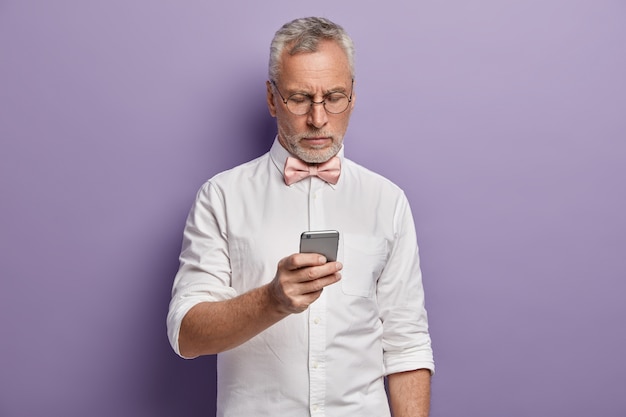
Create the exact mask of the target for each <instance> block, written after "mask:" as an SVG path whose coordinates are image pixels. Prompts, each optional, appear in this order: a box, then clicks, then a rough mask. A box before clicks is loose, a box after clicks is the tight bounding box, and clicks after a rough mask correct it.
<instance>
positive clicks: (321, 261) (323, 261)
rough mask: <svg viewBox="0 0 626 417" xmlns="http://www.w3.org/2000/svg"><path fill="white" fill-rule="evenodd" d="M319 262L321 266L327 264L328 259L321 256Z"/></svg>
mask: <svg viewBox="0 0 626 417" xmlns="http://www.w3.org/2000/svg"><path fill="white" fill-rule="evenodd" d="M319 261H320V263H321V264H325V263H326V258H325V257H323V256H320V259H319Z"/></svg>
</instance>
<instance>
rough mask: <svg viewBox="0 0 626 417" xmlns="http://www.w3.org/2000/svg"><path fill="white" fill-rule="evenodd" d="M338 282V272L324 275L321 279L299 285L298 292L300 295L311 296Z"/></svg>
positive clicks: (339, 277) (339, 276)
mask: <svg viewBox="0 0 626 417" xmlns="http://www.w3.org/2000/svg"><path fill="white" fill-rule="evenodd" d="M339 280H341V274H340V273H339V272H336V273H333V274H331V275H325V276H323V277H321V278H317V279H314V280H310V281H306V282H302V283H300V285H299V292H300V294H302V295H313V294H315V293H318V292H320V293H321V292H322V290H323V289H324V288H325V287H327V286H329V285H332V284H334V283H336V282H338V281H339Z"/></svg>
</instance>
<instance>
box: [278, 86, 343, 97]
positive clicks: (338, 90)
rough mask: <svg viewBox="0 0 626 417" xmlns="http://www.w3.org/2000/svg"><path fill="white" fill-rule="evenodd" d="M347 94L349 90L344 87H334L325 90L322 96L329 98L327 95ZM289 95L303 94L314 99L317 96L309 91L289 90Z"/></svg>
mask: <svg viewBox="0 0 626 417" xmlns="http://www.w3.org/2000/svg"><path fill="white" fill-rule="evenodd" d="M347 92H348V89H347V88H346V87H344V86H337V87H334V88H328V89H325V90H324V91H323V94H322V96H327V95H329V94H332V93H343V94H347ZM287 94H289V95H293V94H303V95H305V96H309V97H314V96H315V94H311V93H310V92H309V91H306V90H302V89H294V90H287Z"/></svg>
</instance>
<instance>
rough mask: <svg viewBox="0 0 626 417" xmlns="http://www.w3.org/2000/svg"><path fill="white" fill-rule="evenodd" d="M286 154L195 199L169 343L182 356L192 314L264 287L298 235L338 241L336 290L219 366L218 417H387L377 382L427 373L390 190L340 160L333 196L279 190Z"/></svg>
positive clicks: (408, 242)
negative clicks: (313, 233) (334, 233)
mask: <svg viewBox="0 0 626 417" xmlns="http://www.w3.org/2000/svg"><path fill="white" fill-rule="evenodd" d="M287 156H289V154H288V152H287V151H286V150H285V149H284V148H283V147H282V146H281V145H280V144H279V143H278V141H276V140H275V141H274V144H273V145H272V148H271V150H270V152H269V153H267V154H265V155H263V156H261V157H259V158H257V159H255V160H253V161H250V162H248V163H246V164H243V165H240V166H238V167H236V168H233V169H231V170H228V171H225V172H222V173H220V174H218V175H216V176H215V177H214V178H212V179H210V180H209V181H207V182H206V183H205V184H204V185H203V187H202V188H201V189H200V191H199V192H198V196H197V200H196V202H195V205H194V206H193V207H192V209H191V212H190V213H189V217H188V219H187V224H186V227H185V231H184V238H183V248H182V252H181V255H180V262H181V264H180V269H179V271H178V274H177V275H176V278H175V280H174V287H173V291H172V300H171V303H170V311H169V314H168V318H167V325H168V336H169V339H170V343H171V344H172V347H173V348H174V350H175V351H176V352H177V353H178V354H180V351H179V347H178V335H179V331H180V324H181V321H182V319H183V317H184V316H185V314H186V313H187V312H188V311H189V309H190V308H191V307H193V306H194V305H196V304H197V303H200V302H203V301H219V300H226V299H229V298H232V297H235V296H237V295H238V294H242V293H244V292H246V291H248V290H251V289H253V288H256V287H259V286H261V285H264V284H266V283H268V282H269V281H271V280H272V279H273V278H274V276H275V274H276V267H277V264H278V261H279V260H280V259H282V258H284V257H286V256H288V255H290V254H292V253H296V252H298V250H299V238H300V234H301V233H302V232H303V231H307V230H327V229H335V230H338V231H339V232H340V241H339V254H338V261H340V262H341V263H342V264H343V266H344V267H343V270H342V271H341V274H342V279H341V280H340V281H339V282H338V283H335V284H332V285H330V286H328V287H326V288H325V289H324V291H323V292H322V294H321V296H320V298H319V299H318V300H316V301H315V302H314V303H313V304H311V306H310V307H309V309H308V310H307V311H305V312H303V313H301V314H293V315H291V316H288V317H286V318H285V319H283V320H281V321H280V322H278V323H276V324H275V325H273V326H272V327H270V328H269V329H267V330H265V331H263V332H262V333H260V334H259V335H257V336H255V337H253V338H252V339H250V340H249V341H248V342H246V343H244V344H242V345H240V346H238V347H236V348H234V349H232V350H229V351H226V352H223V353H220V354H219V355H218V398H217V409H218V410H217V415H218V416H219V417H222V416H225V417H251V416H254V417H264V416H267V417H277V416H288V417H305V416H307V417H308V416H314V417H317V416H331V417H342V416H351V417H353V416H359V417H364V416H372V417H385V416H389V415H390V412H389V406H388V402H387V397H386V393H385V389H384V382H383V381H384V376H385V375H388V374H391V373H396V372H402V371H408V370H414V369H420V368H428V369H430V370H431V371H434V363H433V356H432V350H431V343H430V336H429V333H428V323H427V317H426V310H425V309H424V292H423V287H422V278H421V273H420V268H419V258H418V248H417V243H416V237H415V229H414V224H413V218H412V215H411V211H410V208H409V204H408V201H407V199H406V197H405V195H404V193H403V192H402V190H400V189H399V188H398V187H397V186H396V185H394V184H393V183H391V182H390V181H388V180H387V179H385V178H383V177H381V176H380V175H378V174H375V173H373V172H371V171H368V170H367V169H365V168H363V167H361V166H359V165H357V164H356V163H354V162H352V161H350V160H348V159H346V158H344V157H343V148H342V150H341V152H340V153H339V155H338V156H339V157H340V159H341V160H342V169H341V176H340V178H339V181H338V183H337V184H336V185H330V184H328V183H326V182H324V181H322V180H320V179H319V178H317V177H310V178H307V179H304V180H302V181H300V182H297V183H295V184H292V185H291V186H287V185H285V183H284V181H283V177H282V172H283V168H284V164H285V160H286V158H287Z"/></svg>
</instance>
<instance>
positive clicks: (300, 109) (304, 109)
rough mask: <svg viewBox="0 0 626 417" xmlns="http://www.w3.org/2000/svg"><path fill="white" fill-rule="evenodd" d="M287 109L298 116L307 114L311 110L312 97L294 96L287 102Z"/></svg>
mask: <svg viewBox="0 0 626 417" xmlns="http://www.w3.org/2000/svg"><path fill="white" fill-rule="evenodd" d="M287 108H288V109H289V111H290V112H292V113H293V114H297V115H300V116H301V115H303V114H307V113H308V112H309V109H310V108H311V97H309V96H307V95H304V94H294V95H292V96H291V97H289V99H288V100H287Z"/></svg>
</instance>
